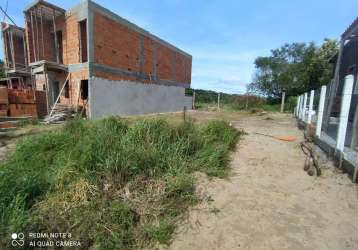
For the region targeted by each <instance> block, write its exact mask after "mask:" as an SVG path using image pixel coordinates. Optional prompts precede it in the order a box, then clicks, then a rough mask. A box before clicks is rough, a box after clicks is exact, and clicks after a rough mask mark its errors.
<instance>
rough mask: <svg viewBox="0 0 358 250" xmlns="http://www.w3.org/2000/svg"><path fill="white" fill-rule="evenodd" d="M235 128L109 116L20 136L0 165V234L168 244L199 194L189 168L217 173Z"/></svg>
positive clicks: (114, 244) (222, 170) (119, 244)
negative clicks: (66, 235)
mask: <svg viewBox="0 0 358 250" xmlns="http://www.w3.org/2000/svg"><path fill="white" fill-rule="evenodd" d="M240 135H241V133H240V132H238V131H236V130H235V129H234V128H232V127H231V126H229V124H227V123H226V122H223V121H211V122H209V123H208V124H207V125H203V126H201V127H198V126H196V125H194V124H193V123H190V122H185V123H182V124H179V125H176V126H174V125H170V124H168V122H166V121H164V120H160V119H144V120H140V121H137V122H135V123H134V124H132V125H129V124H128V123H127V122H126V121H125V120H122V119H119V118H115V117H111V118H107V119H103V120H98V121H86V122H85V121H82V120H73V121H70V122H68V123H67V124H66V125H65V126H64V128H63V129H60V130H58V131H52V132H46V133H44V134H40V135H35V136H30V137H28V138H25V139H24V140H22V141H21V142H20V143H19V144H18V145H17V148H16V151H15V153H14V154H13V155H12V157H11V158H9V159H8V160H7V161H5V162H4V163H2V164H1V165H0V214H1V217H0V225H1V226H0V233H1V234H2V235H7V234H9V233H11V232H24V233H26V232H48V233H49V232H71V233H72V235H73V237H74V239H77V240H80V241H81V244H82V247H83V248H84V249H86V248H90V247H93V248H94V249H114V248H120V249H136V248H140V247H148V246H150V245H151V244H155V242H159V243H168V242H169V240H170V237H171V234H172V232H173V231H174V225H175V221H176V219H177V217H178V216H179V215H180V214H182V213H183V211H185V210H186V209H187V207H188V206H190V205H192V204H194V203H195V202H197V200H198V199H197V197H196V196H195V186H194V178H193V175H192V173H193V171H197V170H199V171H203V172H205V173H207V174H208V175H210V176H217V177H224V176H225V175H226V173H227V170H228V154H229V151H230V150H233V149H234V147H235V145H236V143H237V140H238V139H239V137H240ZM14 194H16V195H15V196H14ZM0 242H1V244H2V245H3V246H5V247H6V246H8V244H9V242H8V237H2V240H1V241H0Z"/></svg>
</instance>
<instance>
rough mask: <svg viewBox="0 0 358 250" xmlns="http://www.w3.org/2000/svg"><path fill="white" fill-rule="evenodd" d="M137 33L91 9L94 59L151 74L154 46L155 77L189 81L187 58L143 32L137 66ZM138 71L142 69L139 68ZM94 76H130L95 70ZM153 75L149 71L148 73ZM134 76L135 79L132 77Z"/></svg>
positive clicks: (111, 65) (105, 63)
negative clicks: (141, 55)
mask: <svg viewBox="0 0 358 250" xmlns="http://www.w3.org/2000/svg"><path fill="white" fill-rule="evenodd" d="M141 36H142V37H143V35H141V34H140V33H138V32H136V31H134V30H132V29H130V28H128V27H127V26H125V25H123V24H120V23H118V22H116V21H114V20H112V19H110V18H108V17H106V16H104V15H102V14H100V13H98V12H94V51H95V62H96V63H99V64H103V65H107V66H110V67H114V68H120V69H125V70H128V71H132V72H140V73H144V74H145V75H147V76H149V74H153V73H154V72H152V71H153V66H154V65H153V64H154V63H155V62H154V61H153V53H154V50H155V48H157V65H156V67H157V70H156V71H157V77H158V79H159V80H171V81H176V82H179V83H190V81H191V75H190V73H191V69H189V68H188V67H191V58H190V57H186V56H184V55H182V54H180V53H178V52H177V51H175V50H173V49H171V48H169V47H167V46H165V45H163V44H161V43H158V42H156V41H154V40H153V39H152V38H151V37H148V36H144V38H143V39H144V40H143V43H144V53H143V54H144V61H143V68H142V69H141V68H140V52H141ZM141 71H142V72H141ZM94 74H95V76H97V77H104V78H107V79H112V80H114V79H115V80H120V79H123V80H124V79H125V78H126V80H128V78H131V77H121V76H118V75H117V76H115V75H112V74H108V73H103V72H102V73H101V72H100V71H96V72H95V73H94ZM152 76H153V75H152ZM133 80H136V79H133Z"/></svg>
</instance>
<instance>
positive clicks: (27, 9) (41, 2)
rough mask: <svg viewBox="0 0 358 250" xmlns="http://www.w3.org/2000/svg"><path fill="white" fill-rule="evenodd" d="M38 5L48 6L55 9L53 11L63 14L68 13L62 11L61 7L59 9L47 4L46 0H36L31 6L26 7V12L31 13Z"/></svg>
mask: <svg viewBox="0 0 358 250" xmlns="http://www.w3.org/2000/svg"><path fill="white" fill-rule="evenodd" d="M38 4H43V5H45V6H47V7H50V8H53V9H55V10H57V11H59V12H63V13H65V12H66V10H64V9H62V8H61V7H58V6H56V5H54V4H52V3H49V2H46V1H44V0H34V1H33V2H32V3H30V4H29V5H27V6H26V7H25V9H24V12H27V11H29V10H30V9H32V8H33V7H35V6H36V5H38Z"/></svg>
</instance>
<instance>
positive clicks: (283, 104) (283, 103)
mask: <svg viewBox="0 0 358 250" xmlns="http://www.w3.org/2000/svg"><path fill="white" fill-rule="evenodd" d="M285 97H286V92H285V91H283V92H282V97H281V113H283V112H284V111H285Z"/></svg>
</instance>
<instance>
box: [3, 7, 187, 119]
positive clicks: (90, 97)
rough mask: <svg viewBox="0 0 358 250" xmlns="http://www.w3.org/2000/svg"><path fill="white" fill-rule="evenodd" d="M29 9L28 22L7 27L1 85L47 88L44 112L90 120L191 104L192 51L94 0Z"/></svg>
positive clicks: (26, 14) (6, 25)
mask: <svg viewBox="0 0 358 250" xmlns="http://www.w3.org/2000/svg"><path fill="white" fill-rule="evenodd" d="M24 15H25V27H24V28H22V27H18V26H15V25H13V24H8V23H2V25H1V26H2V38H3V43H4V44H3V45H4V46H3V47H4V67H5V72H6V78H5V79H2V80H1V84H2V85H6V86H7V88H8V89H32V90H33V91H36V92H39V94H38V95H39V96H41V94H40V93H41V92H42V93H43V95H42V96H44V98H39V99H41V102H42V106H45V113H50V112H51V110H52V109H53V108H54V107H55V106H58V105H60V106H62V107H63V106H65V107H71V108H76V109H78V108H81V109H82V108H84V109H85V110H86V114H87V115H88V116H89V117H92V118H95V117H101V116H106V115H131V114H143V113H156V112H170V111H179V110H182V109H183V107H184V106H186V107H187V108H191V98H190V97H186V96H185V88H188V87H190V83H191V65H192V57H191V56H190V55H189V54H187V53H186V52H184V51H182V50H180V49H178V48H176V47H174V46H173V45H171V44H169V43H167V42H165V41H163V40H162V39H160V38H158V37H156V36H154V35H153V34H151V33H149V32H148V31H146V30H144V29H142V28H140V27H138V26H136V25H135V24H133V23H131V22H129V21H127V20H125V19H123V18H121V17H120V16H118V15H116V14H115V13H113V12H111V11H110V10H108V9H105V8H103V7H101V6H100V5H98V4H96V3H94V2H93V1H90V0H85V1H81V2H80V3H79V4H77V5H76V6H74V7H73V8H71V9H69V10H64V9H62V8H60V7H58V6H55V5H53V4H51V3H48V2H45V1H43V0H37V1H35V2H34V3H32V4H31V5H29V6H27V7H26V8H25V9H24ZM34 98H35V99H36V96H35V95H34ZM39 102H40V100H39ZM38 106H39V105H38ZM40 106H41V105H40ZM40 109H41V108H40ZM43 109H44V108H42V110H43Z"/></svg>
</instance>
